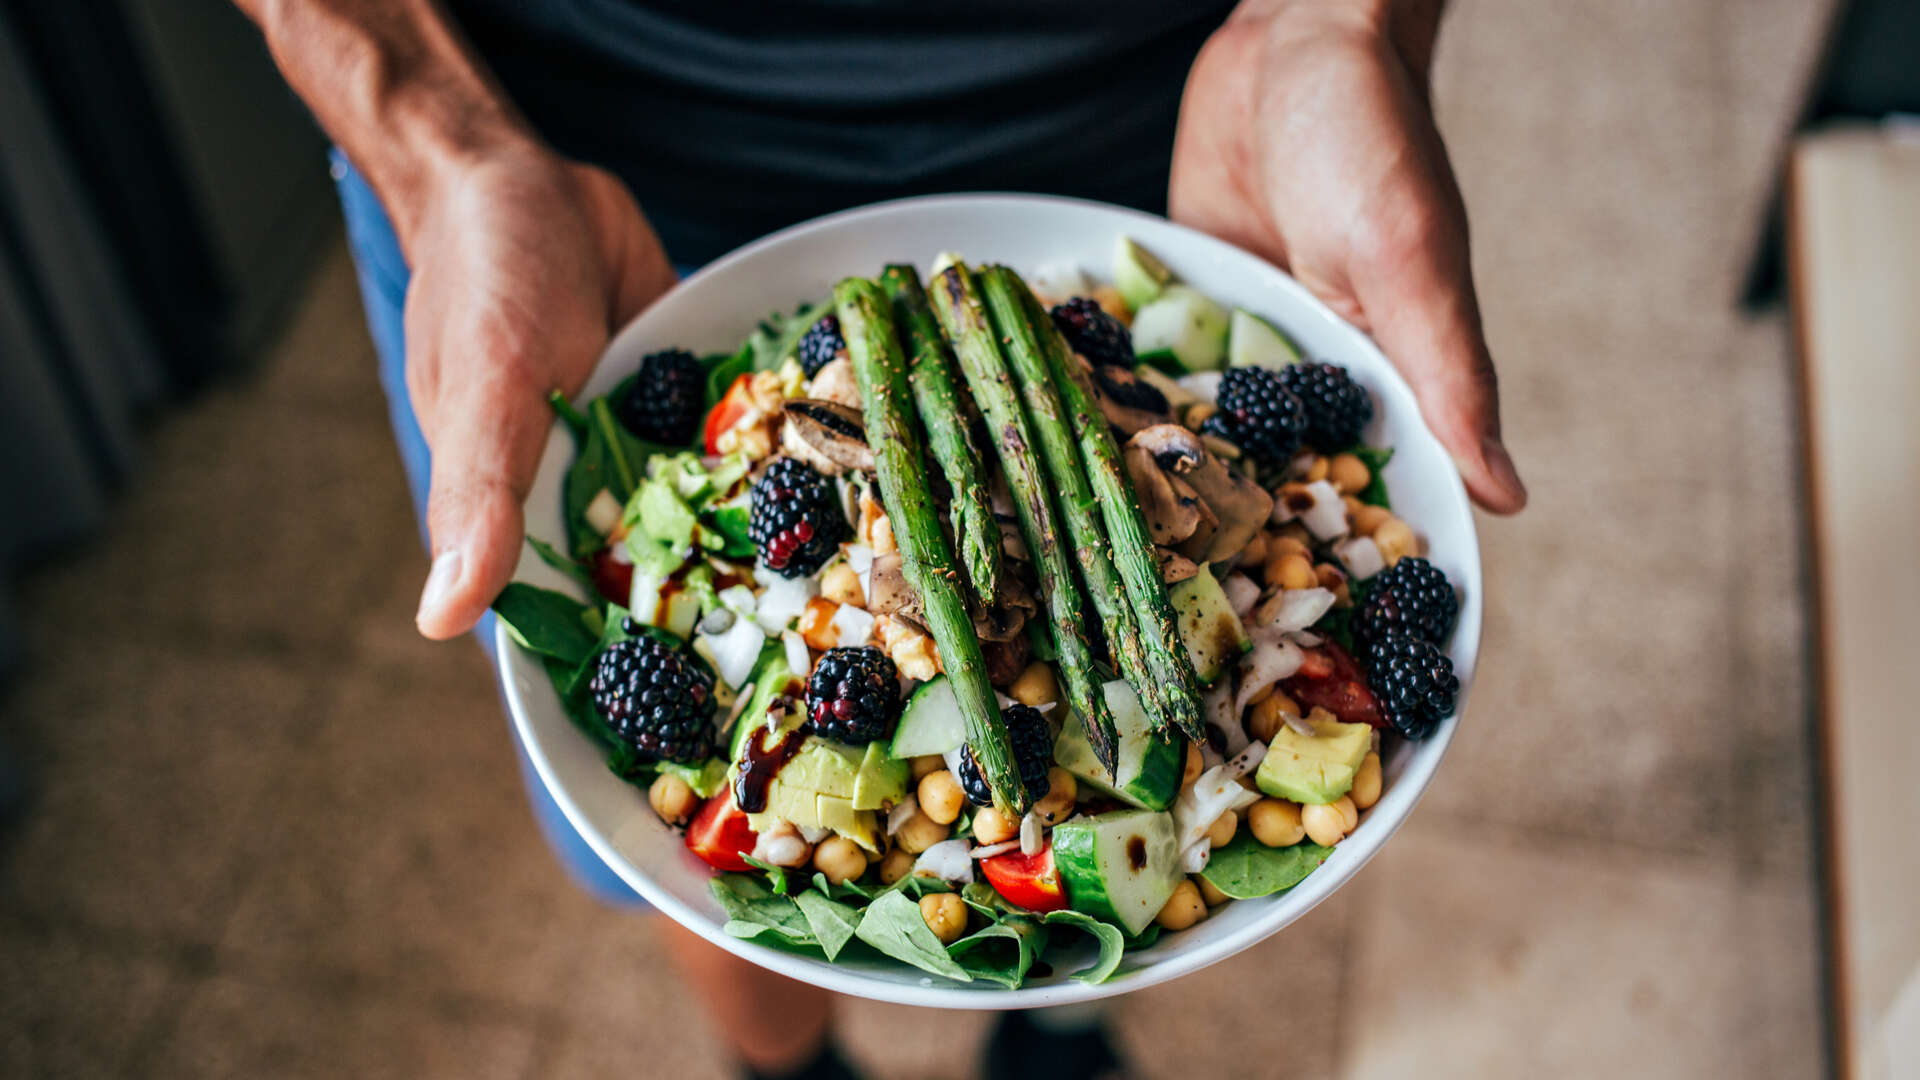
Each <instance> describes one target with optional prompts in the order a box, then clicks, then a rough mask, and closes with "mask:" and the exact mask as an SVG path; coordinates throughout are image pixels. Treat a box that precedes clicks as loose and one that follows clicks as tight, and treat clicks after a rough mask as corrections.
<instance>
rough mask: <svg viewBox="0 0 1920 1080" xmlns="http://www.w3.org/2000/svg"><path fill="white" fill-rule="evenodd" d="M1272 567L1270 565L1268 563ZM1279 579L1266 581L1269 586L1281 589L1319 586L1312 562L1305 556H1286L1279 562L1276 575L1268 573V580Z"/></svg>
mask: <svg viewBox="0 0 1920 1080" xmlns="http://www.w3.org/2000/svg"><path fill="white" fill-rule="evenodd" d="M1267 565H1268V566H1272V565H1273V564H1272V563H1268V564H1267ZM1275 576H1278V577H1279V579H1280V580H1279V581H1271V580H1270V581H1268V582H1267V584H1269V585H1278V586H1280V587H1281V588H1283V589H1311V588H1313V587H1314V586H1316V585H1318V584H1320V578H1319V577H1318V576H1317V575H1316V574H1315V573H1314V572H1313V562H1312V560H1310V559H1308V558H1307V557H1306V556H1305V555H1288V556H1286V557H1285V558H1282V559H1281V560H1280V567H1279V573H1278V575H1275V574H1272V573H1269V574H1268V575H1267V577H1268V578H1273V577H1275Z"/></svg>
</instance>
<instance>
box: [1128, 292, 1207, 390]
mask: <svg viewBox="0 0 1920 1080" xmlns="http://www.w3.org/2000/svg"><path fill="white" fill-rule="evenodd" d="M1227 321H1228V315H1227V309H1226V308H1223V307H1221V306H1220V305H1219V304H1216V303H1214V302H1213V301H1212V300H1209V299H1208V298H1206V297H1205V296H1202V295H1200V294H1199V293H1198V292H1195V291H1194V290H1192V289H1190V288H1188V287H1187V286H1185V285H1169V286H1167V287H1166V289H1165V291H1163V292H1162V293H1161V294H1160V296H1159V298H1158V299H1156V300H1154V301H1153V302H1152V303H1150V304H1148V305H1147V306H1145V307H1143V308H1141V309H1140V310H1139V311H1138V312H1136V313H1134V316H1133V351H1134V354H1135V355H1136V356H1139V357H1140V358H1141V359H1143V360H1146V362H1148V363H1152V362H1153V361H1151V360H1148V359H1147V358H1148V357H1149V356H1151V355H1152V354H1154V353H1157V352H1160V351H1161V350H1165V351H1167V352H1171V353H1172V354H1173V355H1174V358H1175V359H1177V360H1178V361H1179V363H1180V366H1181V367H1182V368H1184V369H1185V370H1187V371H1218V370H1220V369H1221V368H1222V367H1224V366H1226V362H1227ZM1156 366H1158V365H1156Z"/></svg>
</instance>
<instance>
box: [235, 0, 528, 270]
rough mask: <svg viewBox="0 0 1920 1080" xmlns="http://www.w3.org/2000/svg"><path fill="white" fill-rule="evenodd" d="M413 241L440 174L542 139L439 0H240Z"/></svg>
mask: <svg viewBox="0 0 1920 1080" xmlns="http://www.w3.org/2000/svg"><path fill="white" fill-rule="evenodd" d="M236 3H238V4H239V6H240V8H241V9H242V10H243V11H245V12H246V13H247V15H248V16H249V17H251V18H252V19H253V20H254V22H255V23H257V24H258V25H259V26H260V29H261V31H262V32H263V33H264V34H265V36H266V39H267V45H268V47H269V48H270V49H271V50H272V52H273V57H274V60H275V62H276V63H277V64H278V65H279V67H280V70H281V73H282V74H283V75H285V77H286V79H287V82H288V83H289V84H290V85H291V86H292V87H293V89H294V92H295V93H297V94H299V95H300V97H301V98H302V99H303V100H304V101H305V102H306V103H307V106H308V107H309V108H310V109H312V110H313V113H314V115H315V116H316V117H317V118H318V119H319V121H320V124H321V126H322V127H324V128H325V129H326V130H327V133H328V134H329V135H331V136H332V137H333V139H334V141H336V142H337V143H339V144H340V146H341V147H342V148H343V149H345V150H346V152H347V156H348V157H350V158H351V159H352V160H353V163H354V165H355V166H356V167H357V168H358V169H360V171H361V172H362V173H363V174H364V175H365V176H366V177H367V178H368V180H369V181H370V182H371V183H372V184H373V187H374V190H375V191H377V192H379V194H380V197H381V200H382V202H383V203H385V205H386V208H387V212H388V214H389V215H390V216H391V217H392V218H393V221H394V225H395V229H396V231H397V232H398V234H399V237H400V240H401V245H402V247H403V248H406V247H409V246H410V240H411V238H412V237H413V235H414V233H415V230H416V226H417V225H418V223H419V221H420V218H421V215H422V209H423V207H424V205H425V202H426V200H427V199H428V198H430V197H431V194H430V193H431V191H432V190H433V188H434V186H435V184H436V183H437V182H438V180H439V179H440V178H441V177H443V176H445V175H447V174H449V173H450V172H451V171H453V170H457V169H459V168H460V167H461V166H462V165H463V164H465V163H468V162H471V161H473V160H475V159H477V158H479V157H482V156H485V155H488V154H493V153H499V152H502V151H516V150H522V149H530V148H533V147H535V146H537V145H538V143H537V140H536V139H535V137H534V136H533V134H532V132H531V131H530V130H529V129H528V127H527V125H526V124H525V122H524V121H523V120H522V119H521V118H520V116H519V115H518V114H517V113H516V112H515V111H514V109H513V107H512V105H511V103H509V102H508V101H507V99H506V96H505V95H504V94H503V93H502V92H501V90H500V88H499V87H498V86H497V85H496V84H495V83H494V81H493V79H492V77H491V75H490V74H489V73H488V72H487V71H486V69H485V67H484V66H483V65H482V64H481V62H480V61H479V59H478V58H477V57H476V56H475V55H474V54H473V51H472V50H471V49H470V48H469V47H468V45H467V43H466V41H465V40H464V39H463V38H462V37H461V36H460V34H459V31H458V30H457V29H456V28H455V27H454V25H453V24H452V22H451V20H449V19H448V18H447V16H446V14H445V12H443V11H442V10H441V9H440V6H439V4H438V3H437V2H436V0H236Z"/></svg>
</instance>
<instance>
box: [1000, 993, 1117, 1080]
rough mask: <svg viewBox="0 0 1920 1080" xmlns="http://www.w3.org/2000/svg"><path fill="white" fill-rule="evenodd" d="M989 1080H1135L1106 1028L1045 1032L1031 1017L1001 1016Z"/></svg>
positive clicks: (1018, 1014)
mask: <svg viewBox="0 0 1920 1080" xmlns="http://www.w3.org/2000/svg"><path fill="white" fill-rule="evenodd" d="M984 1068H985V1075H986V1077H987V1080H1026V1078H1028V1077H1034V1076H1044V1077H1047V1080H1126V1078H1127V1077H1128V1076H1129V1075H1130V1074H1129V1073H1128V1071H1127V1069H1126V1066H1125V1065H1124V1064H1123V1063H1122V1062H1121V1060H1120V1055H1119V1053H1118V1052H1117V1051H1115V1050H1114V1048H1113V1043H1112V1042H1110V1041H1109V1040H1108V1039H1107V1030H1106V1028H1105V1027H1104V1026H1102V1025H1099V1024H1094V1025H1091V1026H1086V1027H1071V1028H1069V1027H1063V1028H1061V1029H1059V1030H1055V1029H1053V1028H1050V1027H1043V1026H1041V1025H1040V1024H1036V1023H1034V1022H1033V1020H1032V1014H1031V1013H1029V1012H1027V1011H1025V1010H1019V1011H1009V1012H1003V1013H1001V1014H1000V1020H999V1022H998V1023H997V1024H995V1025H994V1027H993V1034H992V1035H990V1036H988V1038H987V1053H986V1061H985V1062H984Z"/></svg>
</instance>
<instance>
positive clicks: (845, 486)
mask: <svg viewBox="0 0 1920 1080" xmlns="http://www.w3.org/2000/svg"><path fill="white" fill-rule="evenodd" d="M833 483H834V486H835V487H836V488H838V489H839V491H840V512H841V513H842V514H845V515H846V516H847V525H848V526H849V527H850V528H853V529H858V528H859V527H860V489H859V488H858V487H856V486H855V485H854V483H853V481H852V480H849V479H847V478H846V477H844V476H841V477H837V478H835V480H834V482H833Z"/></svg>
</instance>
